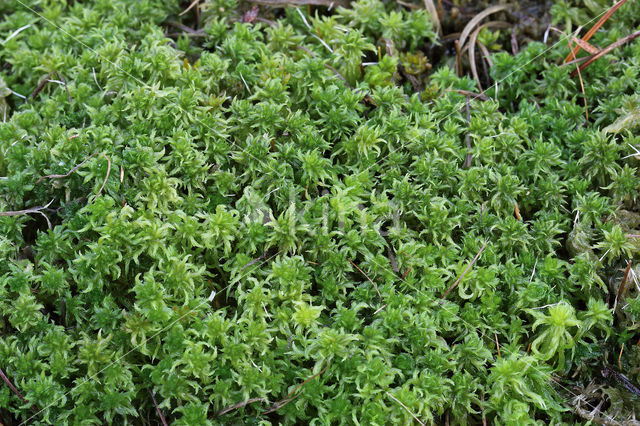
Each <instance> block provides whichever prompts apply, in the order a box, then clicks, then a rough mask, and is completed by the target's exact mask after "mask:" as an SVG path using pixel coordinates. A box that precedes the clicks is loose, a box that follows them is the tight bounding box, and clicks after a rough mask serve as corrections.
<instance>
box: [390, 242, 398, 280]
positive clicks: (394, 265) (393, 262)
mask: <svg viewBox="0 0 640 426" xmlns="http://www.w3.org/2000/svg"><path fill="white" fill-rule="evenodd" d="M387 257H388V258H389V262H390V263H391V269H393V272H395V273H396V274H397V273H398V272H399V271H400V270H399V269H398V261H397V260H396V257H395V256H394V255H393V251H392V250H391V247H390V246H387Z"/></svg>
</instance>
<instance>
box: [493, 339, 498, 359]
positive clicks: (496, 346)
mask: <svg viewBox="0 0 640 426" xmlns="http://www.w3.org/2000/svg"><path fill="white" fill-rule="evenodd" d="M493 336H494V337H495V338H496V348H497V349H498V358H500V343H498V335H497V334H496V333H493Z"/></svg>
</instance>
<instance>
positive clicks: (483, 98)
mask: <svg viewBox="0 0 640 426" xmlns="http://www.w3.org/2000/svg"><path fill="white" fill-rule="evenodd" d="M445 92H457V93H459V94H461V95H462V96H470V97H472V98H474V99H480V100H481V101H488V100H489V97H487V95H485V94H483V93H475V92H469V91H468V90H460V89H447V90H445Z"/></svg>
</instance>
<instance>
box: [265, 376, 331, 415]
mask: <svg viewBox="0 0 640 426" xmlns="http://www.w3.org/2000/svg"><path fill="white" fill-rule="evenodd" d="M327 368H329V364H327V365H326V366H325V367H324V368H323V369H322V370H320V371H318V372H317V373H316V374H314V375H313V376H311V377H309V378H308V379H306V380H305V381H304V382H302V383H300V384H299V385H298V386H296V387H295V388H294V389H293V390H292V391H291V392H289V393H288V394H287V396H285V397H284V398H282V399H281V400H280V401H278V402H276V403H275V404H273V405H272V406H271V408H269V409H268V410H267V411H265V412H264V413H263V414H269V413H273V412H274V411H277V410H279V409H280V408H282V407H284V406H285V405H287V404H288V403H290V402H291V401H293V400H294V399H296V398H297V397H298V396H300V394H299V393H297V394H296V392H298V390H299V389H300V388H301V387H302V386H304V385H306V384H307V383H309V382H310V381H311V380H313V379H315V378H316V377H318V376H319V375H321V374H322V373H324V372H325V371H326V370H327Z"/></svg>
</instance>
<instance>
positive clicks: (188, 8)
mask: <svg viewBox="0 0 640 426" xmlns="http://www.w3.org/2000/svg"><path fill="white" fill-rule="evenodd" d="M198 3H200V0H193V1H192V2H191V4H190V5H189V7H187V8H186V9H185V10H183V11H182V12H180V13H179V14H178V16H182V15H184V14H185V13H187V12H188V11H190V10H191V9H193V7H194V6H197V5H198Z"/></svg>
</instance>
